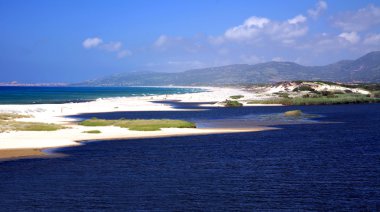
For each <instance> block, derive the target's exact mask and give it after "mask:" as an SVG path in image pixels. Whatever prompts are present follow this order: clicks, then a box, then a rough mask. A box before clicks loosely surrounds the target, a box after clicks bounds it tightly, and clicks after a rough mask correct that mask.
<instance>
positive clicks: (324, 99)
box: [248, 92, 380, 105]
mask: <svg viewBox="0 0 380 212" xmlns="http://www.w3.org/2000/svg"><path fill="white" fill-rule="evenodd" d="M376 102H380V98H372V97H369V96H367V95H362V94H334V93H327V92H325V94H315V95H304V96H302V97H294V98H273V99H265V100H253V101H249V102H248V104H282V105H331V104H358V103H376Z"/></svg>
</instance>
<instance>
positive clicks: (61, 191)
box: [0, 103, 380, 211]
mask: <svg viewBox="0 0 380 212" xmlns="http://www.w3.org/2000/svg"><path fill="white" fill-rule="evenodd" d="M175 105H176V106H177V107H181V108H197V106H196V105H195V104H181V103H176V104H175ZM291 109H301V110H303V111H304V112H306V113H309V114H316V115H318V117H315V118H313V119H312V120H310V121H307V122H299V121H289V122H288V123H284V122H283V121H282V122H281V123H282V124H280V125H275V126H276V127H278V128H279V129H278V130H271V131H263V132H252V133H235V134H220V135H202V136H188V137H172V138H158V139H138V140H118V141H101V142H88V143H86V145H83V146H80V147H73V148H62V149H58V150H56V152H59V153H63V154H66V155H67V156H66V157H61V158H49V159H25V160H18V161H7V162H1V163H0V210H1V211H146V210H148V211H379V209H380V180H379V179H380V130H379V129H380V104H363V105H331V106H297V107H293V106H289V107H244V108H210V110H207V111H177V112H160V111H156V112H153V111H150V112H149V111H148V112H125V113H104V114H97V116H101V117H105V118H122V117H125V118H173V117H175V118H180V119H186V120H192V121H196V122H197V123H207V121H206V120H212V121H221V120H229V121H231V120H235V123H234V124H236V123H238V122H239V121H241V122H242V123H244V124H253V125H256V124H258V123H260V122H257V121H253V122H252V123H251V122H248V123H247V122H244V120H256V119H258V120H262V119H263V117H264V119H265V117H278V114H280V113H283V112H284V111H287V110H291ZM87 116H90V117H93V116H94V115H93V114H83V115H81V116H80V117H82V118H85V117H87ZM273 120H274V119H273ZM273 123H274V124H278V122H276V121H274V122H273ZM227 124H228V122H227ZM242 125H243V124H242Z"/></svg>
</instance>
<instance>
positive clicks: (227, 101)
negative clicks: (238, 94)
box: [223, 100, 243, 107]
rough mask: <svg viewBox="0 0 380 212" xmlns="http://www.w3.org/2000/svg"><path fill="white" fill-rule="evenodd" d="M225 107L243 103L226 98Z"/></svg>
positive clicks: (239, 105) (237, 105)
mask: <svg viewBox="0 0 380 212" xmlns="http://www.w3.org/2000/svg"><path fill="white" fill-rule="evenodd" d="M223 104H224V106H225V107H242V106H243V104H242V103H240V102H238V101H232V100H226V101H224V102H223Z"/></svg>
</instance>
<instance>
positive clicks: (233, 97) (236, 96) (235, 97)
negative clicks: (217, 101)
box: [230, 95, 244, 99]
mask: <svg viewBox="0 0 380 212" xmlns="http://www.w3.org/2000/svg"><path fill="white" fill-rule="evenodd" d="M241 98H244V96H243V95H235V96H230V99H241Z"/></svg>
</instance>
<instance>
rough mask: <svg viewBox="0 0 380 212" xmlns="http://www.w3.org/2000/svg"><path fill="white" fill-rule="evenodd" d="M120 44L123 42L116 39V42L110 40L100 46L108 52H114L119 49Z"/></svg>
mask: <svg viewBox="0 0 380 212" xmlns="http://www.w3.org/2000/svg"><path fill="white" fill-rule="evenodd" d="M122 46H123V44H122V43H121V42H119V41H117V42H113V41H111V42H108V43H104V44H103V45H101V46H100V47H101V48H102V49H104V50H106V51H109V52H116V51H119V50H121V47H122Z"/></svg>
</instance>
